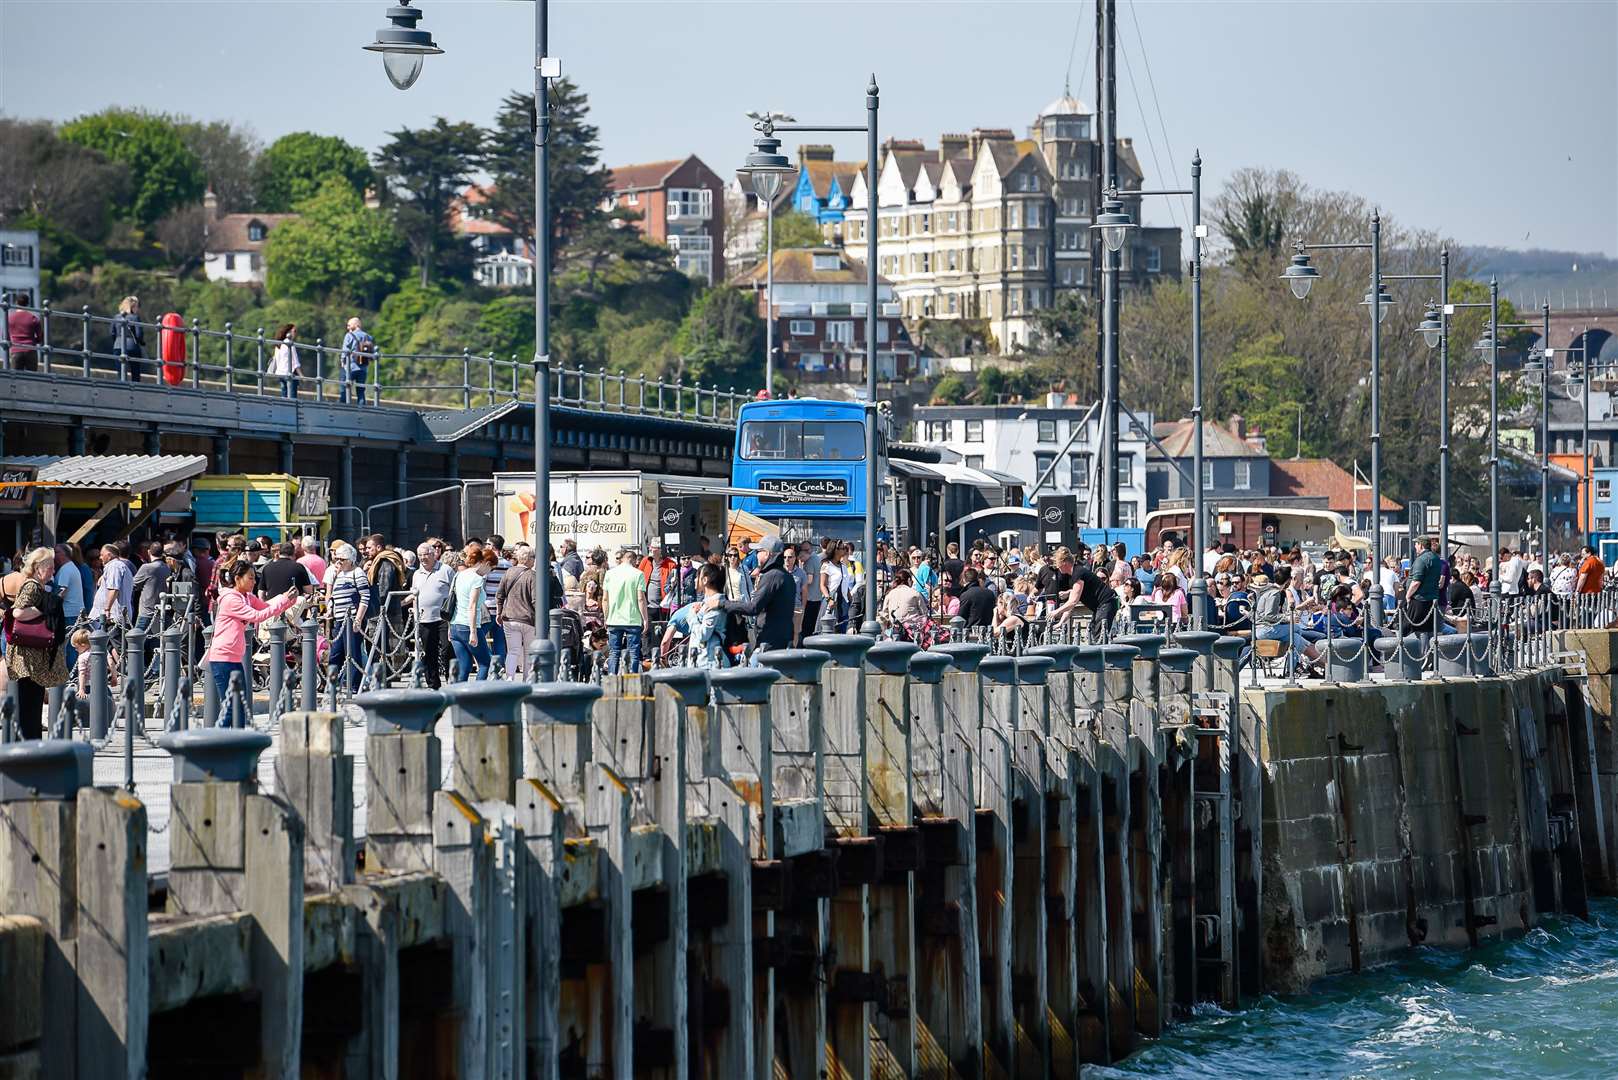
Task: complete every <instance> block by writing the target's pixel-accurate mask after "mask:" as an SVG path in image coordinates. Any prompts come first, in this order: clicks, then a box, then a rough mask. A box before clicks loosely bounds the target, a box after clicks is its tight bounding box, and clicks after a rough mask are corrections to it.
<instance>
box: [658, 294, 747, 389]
mask: <svg viewBox="0 0 1618 1080" xmlns="http://www.w3.org/2000/svg"><path fill="white" fill-rule="evenodd" d="M763 345H764V324H763V323H762V322H761V321H760V320H759V317H758V308H757V305H756V301H755V300H754V299H753V296H752V294H751V293H748V292H743V291H742V290H741V289H738V288H735V287H733V286H730V285H716V286H714V287H713V288H711V289H709V290H707V291H706V292H704V293H703V294H702V295H701V296H699V297H697V301H696V303H694V304H692V305H691V311H690V313H689V314H687V315H686V317H685V321H684V322H683V323H681V325H680V332H679V333H678V334H677V335H676V336H675V339H674V347H675V349H676V350H678V352H679V353H680V355H681V356H683V357H684V358H685V364H686V368H685V376H686V379H687V381H690V382H701V383H708V384H712V385H715V386H723V387H731V386H734V387H736V388H737V389H739V390H740V389H747V390H756V389H758V388H759V387H761V386H763V385H764V377H763V376H764V372H763V366H764V365H763V353H764V348H763Z"/></svg>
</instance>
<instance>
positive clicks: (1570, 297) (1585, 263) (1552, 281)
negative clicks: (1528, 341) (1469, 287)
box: [1464, 247, 1618, 308]
mask: <svg viewBox="0 0 1618 1080" xmlns="http://www.w3.org/2000/svg"><path fill="white" fill-rule="evenodd" d="M1464 254H1465V256H1466V258H1467V259H1468V260H1469V261H1470V262H1472V263H1473V265H1475V266H1476V267H1478V276H1480V277H1484V278H1487V277H1488V276H1489V275H1491V274H1492V275H1495V276H1498V277H1499V279H1500V293H1501V295H1503V296H1505V297H1506V298H1507V299H1509V300H1510V301H1511V302H1512V303H1514V304H1516V305H1518V306H1519V307H1523V306H1530V307H1532V306H1537V305H1538V304H1539V302H1540V301H1541V300H1543V299H1545V298H1546V297H1549V299H1550V302H1551V306H1552V307H1557V308H1575V307H1608V308H1610V307H1618V259H1612V258H1608V257H1607V256H1605V255H1602V254H1600V253H1598V252H1578V251H1547V250H1545V249H1543V248H1532V249H1530V250H1528V251H1514V250H1512V249H1510V248H1498V247H1473V248H1467V249H1465V251H1464Z"/></svg>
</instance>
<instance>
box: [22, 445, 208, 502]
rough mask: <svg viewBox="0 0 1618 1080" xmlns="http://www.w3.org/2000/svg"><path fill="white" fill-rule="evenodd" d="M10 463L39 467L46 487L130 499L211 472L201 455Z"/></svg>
mask: <svg viewBox="0 0 1618 1080" xmlns="http://www.w3.org/2000/svg"><path fill="white" fill-rule="evenodd" d="M6 461H7V462H8V463H11V464H16V465H33V466H35V467H37V468H38V469H39V476H38V482H39V484H40V485H41V486H42V487H44V486H48V487H52V488H55V489H56V490H58V491H62V490H68V491H118V492H122V493H123V494H125V495H130V496H135V495H144V494H146V493H147V492H148V491H156V490H159V489H160V488H166V487H169V486H170V485H173V484H178V483H183V482H184V481H186V480H190V479H192V478H193V477H197V476H201V475H202V474H203V473H205V472H207V471H208V459H207V458H206V457H204V456H202V455H201V454H83V455H79V456H76V457H70V456H60V457H59V456H54V455H49V454H40V455H35V456H32V457H8V458H7V459H6Z"/></svg>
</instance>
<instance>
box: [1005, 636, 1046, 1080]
mask: <svg viewBox="0 0 1618 1080" xmlns="http://www.w3.org/2000/svg"><path fill="white" fill-rule="evenodd" d="M1053 663H1054V661H1053V660H1052V659H1051V657H1049V656H1024V657H1021V658H1019V659H1018V660H1017V666H1016V685H1015V687H1013V688H1012V689H1013V694H1012V695H1011V701H1012V708H1013V710H1014V712H1013V716H1014V717H1015V720H1014V723H1015V729H1014V731H1013V734H1012V758H1013V760H1014V761H1015V763H1016V773H1015V787H1014V789H1013V790H1014V791H1015V793H1016V798H1015V801H1014V802H1013V804H1012V853H1013V859H1014V861H1015V876H1016V880H1015V881H1014V882H1013V883H1012V887H1011V897H1012V903H1011V910H1012V944H1011V963H1012V983H1011V994H1012V1005H1013V1008H1014V1009H1015V1012H1016V1016H1017V1033H1018V1043H1017V1063H1016V1075H1017V1076H1023V1077H1029V1078H1034V1077H1044V1076H1047V1075H1049V1073H1050V1060H1051V1025H1050V1011H1049V1005H1048V1002H1049V997H1050V995H1049V993H1048V989H1047V988H1048V979H1047V976H1048V972H1047V969H1046V960H1047V951H1048V946H1047V942H1048V940H1049V932H1048V927H1049V923H1050V912H1049V910H1048V909H1047V907H1046V865H1045V857H1046V854H1047V851H1046V836H1047V823H1048V815H1047V806H1048V802H1047V800H1048V799H1049V797H1050V795H1051V792H1052V789H1053V786H1054V785H1053V784H1052V782H1051V779H1050V769H1049V767H1048V765H1047V762H1046V758H1047V750H1046V746H1045V730H1046V726H1047V723H1048V722H1047V720H1046V713H1047V708H1048V701H1047V694H1046V687H1045V679H1046V677H1047V676H1048V675H1049V674H1050V669H1051V667H1052V665H1053Z"/></svg>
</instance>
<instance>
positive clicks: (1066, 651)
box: [1023, 644, 1079, 671]
mask: <svg viewBox="0 0 1618 1080" xmlns="http://www.w3.org/2000/svg"><path fill="white" fill-rule="evenodd" d="M1078 653H1079V647H1078V646H1077V645H1062V644H1054V645H1035V646H1034V647H1033V648H1032V649H1028V650H1027V651H1025V652H1024V653H1023V655H1024V656H1048V657H1050V658H1051V670H1052V671H1072V670H1073V658H1074V657H1075V656H1077V655H1078Z"/></svg>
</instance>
